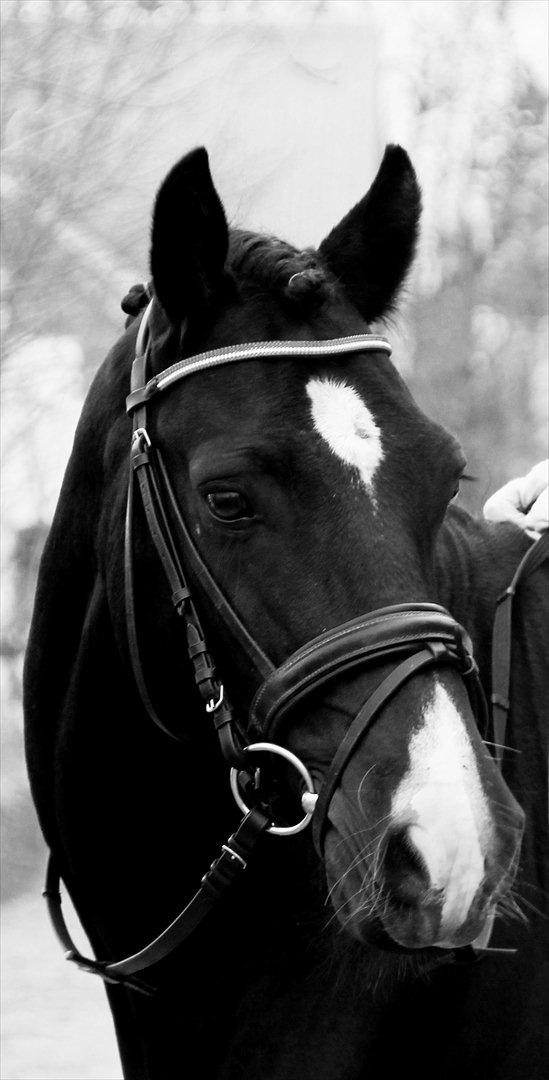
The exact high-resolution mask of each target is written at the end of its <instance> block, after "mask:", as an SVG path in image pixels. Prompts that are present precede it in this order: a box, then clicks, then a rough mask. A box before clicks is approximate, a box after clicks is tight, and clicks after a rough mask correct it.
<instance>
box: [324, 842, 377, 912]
mask: <svg viewBox="0 0 549 1080" xmlns="http://www.w3.org/2000/svg"><path fill="white" fill-rule="evenodd" d="M374 851H375V847H374V848H372V850H371V851H364V849H362V851H359V853H358V855H356V856H355V858H354V859H353V860H352V862H351V863H350V864H349V866H348V867H347V869H346V870H344V871H343V873H342V874H341V876H340V877H338V879H337V881H335V882H334V884H333V885H332V886H331V888H330V890H329V892H328V895H327V896H326V900H325V903H326V904H327V903H328V901H329V900H330V898H331V896H332V893H334V892H335V890H336V889H337V887H338V885H341V883H342V882H343V881H344V880H345V878H346V877H347V876H348V874H350V873H351V871H352V870H354V869H356V868H357V867H358V866H360V864H361V862H363V861H364V860H366V859H368V858H369V857H370V855H373V853H374Z"/></svg>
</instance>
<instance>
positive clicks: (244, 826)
mask: <svg viewBox="0 0 549 1080" xmlns="http://www.w3.org/2000/svg"><path fill="white" fill-rule="evenodd" d="M268 825H269V819H268V818H267V817H265V815H264V814H263V813H262V812H261V811H260V810H256V809H254V810H250V811H249V813H248V814H246V816H245V817H244V818H243V819H242V821H241V822H240V825H239V826H238V828H237V829H236V830H235V832H234V833H233V834H232V836H230V837H229V839H228V840H227V842H226V843H225V844H223V845H222V848H221V854H220V855H219V856H218V857H217V859H215V860H214V861H213V862H212V864H211V866H210V869H209V870H208V871H207V872H206V873H205V874H204V877H203V878H202V881H201V883H200V888H199V889H198V890H197V892H196V893H195V894H194V896H193V897H192V899H191V900H189V903H188V904H187V905H186V906H185V908H184V909H183V911H182V912H181V913H180V914H179V915H178V916H177V918H175V919H174V920H173V922H171V923H170V925H169V926H167V927H166V929H165V930H163V931H162V933H161V934H158V936H157V937H155V938H154V939H153V940H152V941H150V942H149V943H148V945H145V947H144V948H143V949H140V950H139V951H138V952H136V953H132V955H131V956H126V957H125V958H124V959H123V960H116V961H105V960H94V959H92V958H91V957H87V956H83V955H82V953H81V952H80V951H79V950H78V948H77V947H76V945H75V943H74V941H73V940H72V937H71V935H70V933H69V929H68V927H67V924H66V922H65V918H64V916H63V911H62V908H61V894H60V892H59V885H60V875H59V872H58V870H57V867H56V864H55V861H54V859H53V857H52V856H51V855H50V858H49V862H48V870H47V876H46V887H45V889H44V892H43V895H44V896H45V898H46V901H47V904H48V910H49V914H50V919H51V921H52V924H53V928H54V930H55V933H56V934H57V937H58V939H59V941H60V943H61V945H62V947H63V949H64V951H65V959H66V960H69V961H71V962H72V963H74V964H76V965H77V967H79V968H82V970H84V971H89V972H91V973H92V974H94V975H99V976H100V977H101V978H102V979H104V980H105V982H110V983H118V984H122V985H123V986H127V987H129V988H130V989H132V990H137V991H138V992H140V993H142V994H146V995H151V994H154V993H155V988H154V987H152V986H149V985H148V984H147V983H143V982H141V980H139V979H136V978H135V973H136V972H137V971H144V970H145V969H147V968H150V967H152V966H153V965H154V964H158V963H159V962H160V961H161V960H163V959H164V958H165V957H166V956H168V955H169V954H170V953H171V952H173V950H174V949H175V948H177V946H179V945H181V944H182V942H183V941H185V939H186V938H187V937H188V936H189V934H192V932H193V930H195V929H196V927H197V926H198V924H199V923H200V922H202V920H203V919H204V918H205V916H206V915H208V913H209V912H210V911H211V909H212V908H213V907H214V905H215V904H216V903H217V901H218V900H219V899H220V898H221V897H222V896H223V894H224V893H225V892H226V891H227V889H229V888H230V886H231V885H232V883H233V882H234V881H235V880H236V878H237V877H239V876H240V874H241V873H242V871H243V870H245V869H246V866H247V864H248V859H249V857H250V855H251V853H252V851H253V849H254V847H255V845H256V843H257V841H258V840H259V837H260V836H261V835H262V833H263V832H264V831H265V829H266V828H267V827H268Z"/></svg>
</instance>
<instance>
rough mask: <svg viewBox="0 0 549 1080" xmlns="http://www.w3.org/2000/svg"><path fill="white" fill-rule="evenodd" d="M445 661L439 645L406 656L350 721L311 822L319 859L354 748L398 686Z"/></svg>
mask: <svg viewBox="0 0 549 1080" xmlns="http://www.w3.org/2000/svg"><path fill="white" fill-rule="evenodd" d="M448 660H449V655H448V652H447V650H446V648H445V647H444V645H442V644H441V643H440V642H432V643H428V644H427V645H426V647H425V648H424V649H421V651H420V652H417V653H414V655H413V656H408V657H407V659H406V660H403V661H402V663H400V664H398V666H397V667H396V668H394V669H393V671H391V673H390V674H389V675H387V677H386V678H385V679H383V681H382V682H381V683H380V685H379V686H378V687H377V688H376V690H374V692H373V694H371V696H370V697H369V698H368V700H367V701H366V702H365V703H364V705H363V706H362V708H361V710H360V712H359V713H358V714H357V716H356V717H355V719H354V720H353V723H352V724H351V726H350V728H349V729H348V731H347V732H346V733H345V736H344V738H343V739H342V741H341V742H340V744H339V746H338V749H337V751H336V754H335V757H334V758H333V760H332V763H331V765H330V767H329V769H328V772H327V773H326V775H325V777H324V779H323V781H322V785H321V788H320V793H319V796H318V800H317V803H316V806H315V812H314V814H313V819H312V822H311V827H312V831H313V842H314V845H315V847H316V850H317V852H318V854H319V855H320V857H321V858H322V857H323V855H324V851H323V840H324V833H325V831H326V825H327V820H328V810H329V807H330V803H331V801H332V798H333V796H334V792H335V790H336V788H337V786H338V784H339V781H340V778H341V773H342V772H343V770H344V768H345V766H346V765H347V762H348V761H349V758H350V757H351V755H352V754H353V752H354V750H355V748H356V746H357V744H358V743H359V742H361V740H362V739H363V738H364V736H365V735H366V734H367V732H368V731H369V730H370V728H371V726H372V724H373V722H374V720H375V719H376V718H377V717H378V716H379V713H380V712H381V710H382V709H383V708H385V706H386V705H387V703H388V701H389V700H390V698H392V696H393V694H395V693H396V692H397V690H400V688H401V686H403V685H404V683H405V682H407V681H408V679H411V678H412V676H413V675H417V674H418V672H420V671H421V670H422V669H423V668H425V667H429V666H431V665H433V664H436V663H440V662H441V661H446V663H448Z"/></svg>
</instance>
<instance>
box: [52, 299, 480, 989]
mask: <svg viewBox="0 0 549 1080" xmlns="http://www.w3.org/2000/svg"><path fill="white" fill-rule="evenodd" d="M153 303H154V300H151V302H150V304H149V306H148V308H147V309H146V311H145V313H144V315H143V318H142V320H141V325H140V328H139V332H138V335H137V341H136V356H135V360H134V362H133V366H132V375H131V392H130V394H129V396H128V398H127V402H126V404H127V411H128V413H129V414H130V416H131V417H132V423H133V432H132V439H131V450H130V478H129V484H128V500H127V512H126V532H125V573H124V577H125V597H126V626H127V635H128V644H129V653H130V659H131V664H132V669H133V673H134V678H135V683H136V686H137V689H138V691H139V694H140V697H141V700H142V704H143V706H144V708H145V710H146V712H147V713H148V715H149V716H150V718H151V719H152V720H153V722H154V723H155V724H156V725H157V726H158V727H159V728H161V730H162V731H164V732H165V733H166V734H168V735H170V736H172V737H173V738H176V739H178V740H180V741H185V738H184V736H183V735H181V734H180V733H177V732H174V731H172V730H171V729H170V728H169V727H168V726H167V725H166V724H165V723H164V722H163V721H162V720H161V719H160V717H159V716H158V714H157V712H156V710H155V708H154V706H153V703H152V701H151V697H150V695H149V693H148V690H147V685H146V680H145V677H144V673H143V667H142V662H141V657H140V651H139V642H138V634H137V625H136V605H135V597H134V565H133V516H134V502H135V499H134V494H135V493H134V488H135V481H136V480H137V484H138V488H139V492H140V496H141V502H142V506H143V510H144V514H145V519H146V522H147V525H148V530H149V533H150V537H151V539H152V542H153V545H154V547H155V549H156V551H157V554H158V557H159V560H160V562H161V565H162V567H163V570H164V574H165V576H166V579H167V582H168V586H169V590H170V594H171V600H172V603H173V606H174V608H175V611H176V612H177V614H178V615H179V616H181V618H182V620H183V622H184V626H185V632H186V640H187V651H188V656H189V660H190V664H191V667H192V670H193V673H194V678H195V683H196V686H197V689H198V692H199V694H200V696H201V698H202V701H203V703H204V706H205V709H206V712H207V714H208V715H209V716H210V718H211V719H212V720H213V723H214V725H215V728H216V731H217V733H218V737H219V741H220V746H221V751H222V753H223V755H224V757H225V759H226V760H227V762H228V764H229V765H230V766H231V787H232V790H233V794H234V796H235V798H236V801H237V802H238V805H239V806H240V807H241V808H242V809H243V810H244V811H245V817H244V819H243V821H242V822H241V824H240V826H239V827H238V829H237V830H236V831H235V833H234V834H233V835H232V836H231V837H230V838H229V839H228V841H227V843H226V844H224V845H223V847H222V853H221V855H220V856H219V857H218V859H216V860H215V862H214V863H212V866H211V867H210V870H209V871H208V872H207V874H205V875H204V878H203V879H202V882H201V885H200V888H199V890H198V892H197V893H196V894H195V896H194V897H193V898H192V900H191V901H190V902H189V904H188V905H187V907H186V908H185V909H184V911H183V912H182V913H181V915H179V916H178V917H177V919H175V920H174V922H173V923H172V924H170V926H169V927H168V928H167V929H166V930H165V931H164V932H163V933H162V934H160V935H159V937H158V938H157V939H155V940H154V941H153V942H151V943H150V944H149V945H147V946H146V947H145V948H144V949H142V950H141V951H140V952H139V953H136V954H135V955H134V956H131V957H127V958H126V959H125V960H122V961H118V962H116V963H115V962H108V963H107V962H102V961H96V960H90V959H87V958H85V957H83V956H82V955H81V954H80V953H79V952H78V950H77V949H76V947H75V946H74V943H73V942H72V939H71V937H70V935H69V933H68V930H67V927H66V924H65V922H64V919H63V916H62V913H61V899H60V896H59V875H58V873H57V871H56V870H55V867H54V865H53V863H52V862H50V867H49V870H48V879H47V883H46V890H45V895H46V897H47V898H48V903H49V907H50V914H51V917H52V921H53V923H54V927H55V929H56V932H57V934H58V937H59V938H60V940H61V941H62V943H63V945H64V947H65V949H66V950H67V958H68V959H70V960H73V961H75V962H76V963H77V964H78V965H79V966H80V967H83V968H85V969H86V970H88V971H92V972H95V973H97V974H99V975H101V976H102V977H103V978H104V979H106V980H109V979H110V980H111V981H115V982H122V983H124V984H125V985H128V986H130V987H132V989H136V990H142V991H143V992H148V988H147V987H144V986H143V984H141V983H140V982H139V981H138V980H137V979H135V972H136V971H140V970H142V969H144V968H146V967H149V966H151V965H153V964H155V963H157V962H158V961H159V960H161V959H162V958H163V957H164V956H165V955H167V953H169V952H171V951H172V949H173V948H175V946H176V945H178V944H179V943H180V942H181V941H182V940H183V939H184V938H185V937H187V936H188V934H189V933H190V932H191V931H192V929H194V927H195V926H196V925H197V923H198V922H199V921H200V920H201V919H202V918H203V916H204V915H205V914H206V913H207V911H208V910H209V909H210V907H211V906H212V904H213V903H214V902H215V900H216V899H217V898H218V896H219V895H220V894H221V893H222V892H223V890H224V889H225V888H226V887H227V885H229V884H230V883H231V881H232V880H233V879H234V878H235V877H236V876H237V875H238V874H239V873H240V871H241V870H242V869H244V868H245V867H246V864H247V859H248V856H249V854H250V852H251V850H252V848H253V846H254V844H255V842H256V841H257V839H258V837H259V836H260V835H261V834H262V832H264V831H267V832H272V833H274V834H278V835H291V834H293V833H296V832H299V831H300V830H301V829H303V828H305V827H306V826H307V825H308V824H309V822H310V821H311V819H312V822H313V838H314V843H315V846H316V848H317V851H318V852H319V854H320V855H322V852H323V841H324V834H325V831H326V825H327V820H328V813H329V808H330V803H331V800H332V797H333V794H334V792H335V790H336V788H337V786H338V783H339V780H340V777H341V774H342V772H343V770H344V769H345V767H346V765H347V763H348V761H349V758H350V757H351V755H352V754H353V752H354V750H355V749H356V747H357V746H358V744H359V743H360V742H361V740H362V739H363V738H364V737H365V735H366V734H367V732H368V731H369V730H370V728H371V726H372V724H373V723H374V722H375V721H376V719H377V718H378V717H379V715H380V713H381V711H382V710H383V709H384V707H385V706H386V705H387V703H388V702H389V700H390V699H391V698H392V697H393V696H394V695H395V694H396V693H397V692H398V691H399V690H400V688H401V687H402V686H403V685H404V684H405V683H406V682H407V681H408V680H409V679H411V678H413V676H414V675H417V674H418V673H419V672H421V671H424V670H426V669H428V668H432V667H435V666H441V665H442V666H446V667H448V666H450V667H453V668H455V669H457V670H458V672H459V673H460V674H461V675H462V677H463V679H464V682H465V685H466V687H467V691H468V694H469V698H470V702H471V707H472V710H473V713H474V715H475V716H476V718H477V721H478V722H479V725H480V726H481V728H483V727H485V725H486V720H487V706H486V702H485V698H484V693H483V691H482V687H481V684H480V680H479V677H478V670H477V666H476V663H475V661H474V659H473V650H472V644H471V640H470V638H469V636H468V634H467V633H466V631H465V630H464V629H463V627H462V626H460V625H459V623H457V622H456V621H455V620H454V619H453V618H452V616H451V615H450V614H449V613H448V611H446V610H445V609H444V608H443V607H439V606H438V605H436V604H399V605H396V606H392V607H385V608H381V609H379V610H377V611H373V612H370V613H369V614H367V615H364V616H361V617H359V618H357V619H353V620H351V621H349V622H347V623H344V624H343V625H341V626H337V627H335V628H333V629H331V630H328V631H326V632H325V633H323V634H321V635H320V636H319V637H316V638H314V639H313V640H311V641H309V642H308V643H307V644H306V645H304V646H302V647H301V648H300V649H298V650H297V651H296V652H294V653H293V654H292V655H291V656H290V657H289V658H288V659H287V660H285V661H284V663H282V664H281V665H280V666H278V667H276V666H275V665H274V664H273V662H272V661H271V660H270V659H269V657H268V656H266V654H265V653H264V651H263V650H262V648H261V647H260V645H259V644H258V643H257V642H256V641H255V640H254V638H253V637H252V635H251V634H250V633H249V632H248V630H247V629H246V627H245V626H244V625H243V623H242V621H241V620H240V618H239V616H238V615H237V613H236V612H235V610H234V608H233V607H232V605H231V603H230V602H229V601H228V600H227V598H226V597H225V595H224V594H223V592H222V590H221V589H220V587H219V585H218V584H217V582H216V581H215V579H214V578H213V577H212V575H211V573H210V571H209V569H208V567H207V566H206V565H205V563H204V562H203V560H202V558H201V555H200V553H199V552H198V550H197V548H196V547H195V545H194V543H193V541H192V539H191V537H190V534H189V531H188V529H187V527H186V524H185V522H184V519H183V516H182V514H181V512H180V509H179V506H178V503H177V500H176V497H175V493H174V490H173V487H172V485H171V482H170V478H169V476H168V473H167V470H166V467H165V465H164V462H163V458H162V454H161V451H160V449H159V448H158V447H154V446H153V445H152V442H151V438H150V435H149V432H148V430H147V406H148V405H149V404H150V403H151V402H152V401H153V400H155V399H156V398H157V397H158V396H159V395H161V394H162V393H163V392H164V391H165V390H167V389H169V388H170V387H172V386H173V385H174V384H175V383H177V382H179V381H180V380H181V379H183V378H186V377H188V376H190V375H192V374H194V373H196V372H199V371H204V370H208V369H211V368H213V367H216V366H219V365H226V364H229V363H235V362H240V361H244V360H252V359H260V360H268V359H273V360H276V359H282V358H283V359H288V358H292V357H298V358H301V357H309V358H310V357H323V356H327V357H333V356H336V355H346V354H347V355H348V354H354V353H364V352H379V351H382V352H385V353H387V354H389V355H390V353H391V347H390V345H389V343H388V342H387V341H386V340H385V339H384V338H382V337H378V336H376V335H373V334H359V335H355V336H352V337H345V338H337V339H332V340H326V341H267V342H252V343H250V344H245V345H234V346H229V347H227V348H223V349H215V350H212V351H210V352H205V353H201V354H199V355H196V356H191V357H187V358H185V359H183V360H180V361H178V362H177V363H175V364H173V365H172V366H171V367H169V368H167V369H165V370H164V371H162V372H161V373H160V374H159V375H155V376H153V377H151V378H149V379H147V378H146V373H147V360H148V355H149V318H150V313H151V308H152V305H153ZM187 573H189V574H190V575H191V576H192V578H193V580H194V581H196V582H197V583H198V585H199V587H200V589H201V593H202V595H203V598H204V599H205V601H206V603H208V604H211V605H212V609H213V610H215V613H216V618H219V619H221V621H222V622H223V623H224V625H225V627H226V629H227V632H228V634H229V635H230V639H231V642H232V644H233V647H234V648H235V649H236V650H238V651H239V652H240V654H241V655H242V657H243V658H244V660H245V662H246V665H247V669H248V670H249V671H250V674H251V675H252V676H253V677H255V682H256V684H259V689H258V690H257V692H256V694H255V697H254V699H253V701H252V704H251V707H250V710H249V716H248V718H247V720H246V722H243V721H242V718H241V717H240V718H239V719H238V720H237V719H235V717H234V714H233V710H232V708H231V705H230V702H229V701H228V699H227V695H226V693H225V689H224V686H223V684H222V683H221V681H220V680H219V678H218V676H217V674H216V670H215V667H214V663H213V660H212V656H211V652H210V650H209V648H208V645H207V643H206V639H205V635H204V633H203V630H202V625H201V621H200V618H199V615H198V612H197V609H196V607H195V604H194V601H193V597H192V594H191V590H190V588H189V584H188V581H187V578H186V574H187ZM388 664H391V665H392V667H391V670H390V672H389V674H388V675H386V676H385V677H384V678H383V679H382V681H381V682H380V683H379V685H378V686H377V687H376V689H375V690H374V691H373V693H372V694H371V695H370V696H369V697H368V698H367V700H366V701H365V702H364V704H363V705H362V707H361V709H360V711H359V712H358V715H357V716H356V717H355V719H354V721H353V722H352V723H351V725H350V727H349V729H348V731H347V732H346V734H345V736H344V738H343V740H342V742H341V743H340V745H339V747H338V749H337V751H336V753H335V756H334V758H333V761H332V763H331V765H330V767H329V769H328V771H327V773H326V776H325V777H324V780H323V783H322V786H321V790H320V792H319V793H316V792H315V791H314V786H313V782H312V780H311V777H310V774H309V772H308V770H307V769H306V767H305V765H304V764H303V763H302V762H301V761H299V759H298V758H296V757H295V755H294V754H292V753H291V752H290V751H289V750H287V749H286V748H285V747H284V746H280V745H279V744H278V743H277V742H276V740H277V738H278V737H279V736H280V731H281V727H282V725H283V723H284V722H285V723H288V722H290V721H291V718H292V715H293V717H295V713H296V710H297V708H298V706H302V707H303V706H304V705H305V703H306V702H307V699H308V698H309V697H310V695H311V694H312V693H313V692H316V691H318V689H319V688H321V687H323V686H325V685H327V684H329V683H330V682H331V681H333V680H334V679H336V678H338V677H339V676H341V675H343V674H346V673H347V672H350V671H353V670H356V669H361V670H363V669H364V668H366V667H367V668H368V669H370V668H374V667H375V666H376V665H378V666H380V665H384V666H387V665H388ZM250 733H253V738H256V737H257V739H259V741H255V742H251V743H248V745H246V736H247V735H249V734H250ZM267 752H270V753H274V754H276V755H279V756H282V757H284V758H285V759H286V760H287V761H289V762H290V763H291V764H292V765H293V766H294V767H295V768H296V769H297V771H298V773H299V774H300V777H301V780H302V783H303V787H304V788H305V792H304V794H303V796H302V805H303V809H304V817H303V818H302V820H301V821H299V822H298V823H297V824H295V825H290V826H287V825H286V826H281V825H278V826H277V825H276V824H275V823H273V822H272V821H271V820H270V817H269V816H268V813H267V811H266V808H265V805H259V806H257V807H254V808H252V809H249V808H248V807H247V806H246V804H245V803H244V797H243V794H242V791H241V787H240V784H241V781H242V778H243V777H244V778H247V779H248V781H250V782H251V781H252V780H253V774H254V769H253V764H254V759H253V755H254V754H255V753H267ZM249 786H250V784H248V787H249ZM256 788H257V784H256Z"/></svg>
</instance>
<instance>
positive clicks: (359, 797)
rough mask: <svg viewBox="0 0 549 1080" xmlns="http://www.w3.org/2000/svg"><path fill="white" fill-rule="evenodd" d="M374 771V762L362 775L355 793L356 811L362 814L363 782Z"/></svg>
mask: <svg viewBox="0 0 549 1080" xmlns="http://www.w3.org/2000/svg"><path fill="white" fill-rule="evenodd" d="M374 769H375V762H374V764H373V765H370V768H369V769H367V770H366V772H365V773H364V776H363V777H362V780H361V781H360V784H359V785H358V791H357V793H356V797H357V802H358V809H359V810H360V812H361V813H364V811H363V809H362V802H361V794H362V785H363V783H364V781H365V780H366V779H367V778H368V776H369V775H370V773H371V772H372V771H373V770H374Z"/></svg>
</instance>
